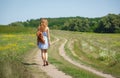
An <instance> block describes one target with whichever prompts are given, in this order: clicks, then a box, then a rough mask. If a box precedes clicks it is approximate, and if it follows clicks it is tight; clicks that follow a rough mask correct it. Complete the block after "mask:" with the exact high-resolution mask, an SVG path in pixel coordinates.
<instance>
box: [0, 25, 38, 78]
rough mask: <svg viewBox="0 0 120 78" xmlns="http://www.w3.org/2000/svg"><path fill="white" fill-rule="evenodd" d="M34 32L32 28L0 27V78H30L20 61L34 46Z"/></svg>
mask: <svg viewBox="0 0 120 78" xmlns="http://www.w3.org/2000/svg"><path fill="white" fill-rule="evenodd" d="M34 32H36V30H35V29H34V28H23V27H7V26H6V27H0V78H32V76H31V74H30V73H29V71H28V70H26V68H25V67H24V65H23V64H22V63H21V61H22V60H23V58H22V56H23V55H24V54H25V53H26V52H28V51H29V50H31V49H32V48H34V47H35V46H36V37H35V36H36V35H35V33H34Z"/></svg>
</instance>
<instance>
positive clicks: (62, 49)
mask: <svg viewBox="0 0 120 78" xmlns="http://www.w3.org/2000/svg"><path fill="white" fill-rule="evenodd" d="M66 43H67V39H65V42H64V43H63V44H62V45H61V46H60V47H59V54H60V55H61V56H62V57H63V58H64V59H66V60H67V61H69V62H70V63H72V64H74V65H76V66H78V67H80V68H83V69H85V70H88V71H90V72H92V73H94V74H97V75H99V76H102V77H104V78H115V77H113V76H112V75H110V74H105V73H102V72H100V71H97V70H95V69H93V68H91V67H88V66H85V65H82V64H80V63H77V62H75V61H73V60H71V59H70V58H69V57H68V56H67V55H66V54H65V50H64V46H65V44H66Z"/></svg>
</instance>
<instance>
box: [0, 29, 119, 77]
mask: <svg viewBox="0 0 120 78" xmlns="http://www.w3.org/2000/svg"><path fill="white" fill-rule="evenodd" d="M35 32H36V28H25V27H0V39H1V40H0V78H32V76H31V74H30V73H29V70H26V67H25V66H24V65H23V64H22V63H21V61H22V60H23V56H24V55H26V53H28V51H29V50H31V49H33V48H35V47H37V46H36V33H35ZM55 37H58V38H60V41H59V42H57V43H55V44H53V45H52V46H51V47H50V49H49V51H48V52H49V60H50V63H52V64H54V65H55V66H56V67H57V68H58V69H59V70H61V71H63V72H65V73H66V74H69V75H71V76H72V77H73V78H99V76H96V75H95V74H93V73H91V72H89V71H86V70H84V69H81V68H78V67H77V66H75V65H73V64H71V63H69V62H67V61H66V60H64V59H63V57H61V56H60V55H59V53H58V48H59V46H60V45H61V44H62V42H64V39H63V38H66V39H67V40H68V42H67V44H66V45H65V50H66V54H67V55H69V56H70V58H71V59H73V60H74V61H77V62H79V63H84V64H86V65H88V66H92V67H93V68H96V69H98V70H101V71H103V72H105V73H110V74H112V75H114V76H116V77H119V76H120V75H119V73H120V70H119V68H120V41H119V40H120V34H96V33H81V32H69V31H60V30H51V41H54V40H55ZM71 41H73V43H72V44H70V42H71ZM69 45H71V47H72V48H70V47H69ZM71 50H73V51H74V53H75V54H76V55H77V56H74V55H73V53H72V52H71ZM21 69H22V70H21Z"/></svg>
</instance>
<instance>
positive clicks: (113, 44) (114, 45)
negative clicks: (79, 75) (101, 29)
mask: <svg viewBox="0 0 120 78" xmlns="http://www.w3.org/2000/svg"><path fill="white" fill-rule="evenodd" d="M55 32H56V33H55ZM54 33H55V35H56V36H59V37H62V38H66V39H68V42H67V44H66V45H65V50H66V53H67V55H69V56H70V58H71V59H73V60H75V61H77V62H79V63H83V64H86V65H87V66H92V67H93V68H95V69H97V70H100V71H103V72H104V73H109V74H112V75H114V76H115V77H120V75H119V73H120V70H119V68H120V48H118V47H120V46H119V45H120V41H119V40H120V34H96V33H81V32H69V31H54ZM63 34H64V35H63ZM71 41H72V42H73V43H71ZM70 43H71V44H70ZM69 45H70V46H69ZM72 51H74V53H75V54H76V55H77V56H74V55H73V53H72Z"/></svg>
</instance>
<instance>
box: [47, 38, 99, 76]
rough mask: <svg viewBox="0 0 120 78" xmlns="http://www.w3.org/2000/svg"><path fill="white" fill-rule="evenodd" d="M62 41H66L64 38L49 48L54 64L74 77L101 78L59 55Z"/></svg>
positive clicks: (51, 60) (51, 61)
mask: <svg viewBox="0 0 120 78" xmlns="http://www.w3.org/2000/svg"><path fill="white" fill-rule="evenodd" d="M62 42H64V39H60V41H59V42H57V43H55V44H53V45H52V46H51V48H50V49H49V51H48V52H49V61H50V63H51V64H54V65H55V66H56V67H57V68H58V69H59V70H60V71H63V72H65V73H66V74H68V75H71V76H72V77H73V78H101V77H99V76H97V75H95V74H93V73H91V72H89V71H86V70H83V69H81V68H78V67H77V66H75V65H73V64H71V63H69V62H67V61H66V60H64V58H63V57H62V56H60V55H59V51H58V48H59V46H60V45H61V44H62Z"/></svg>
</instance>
